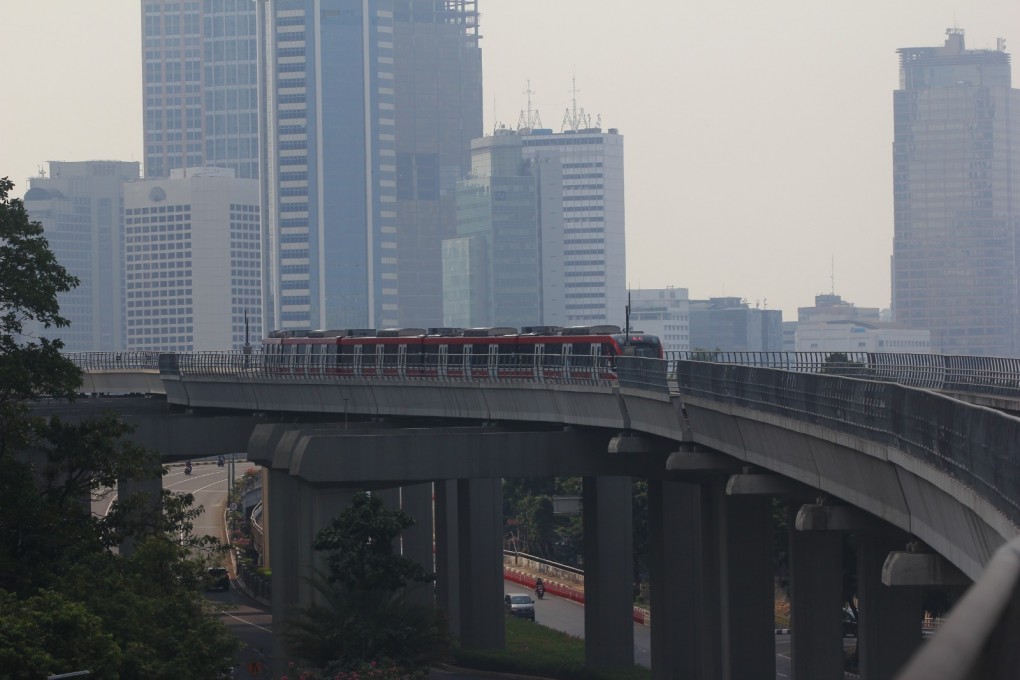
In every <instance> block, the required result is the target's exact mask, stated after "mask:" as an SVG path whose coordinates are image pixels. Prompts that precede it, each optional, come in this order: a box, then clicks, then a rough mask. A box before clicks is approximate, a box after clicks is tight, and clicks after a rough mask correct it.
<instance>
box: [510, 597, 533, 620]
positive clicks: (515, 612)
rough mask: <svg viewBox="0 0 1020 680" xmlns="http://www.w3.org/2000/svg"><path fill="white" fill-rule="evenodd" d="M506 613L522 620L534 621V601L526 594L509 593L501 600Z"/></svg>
mask: <svg viewBox="0 0 1020 680" xmlns="http://www.w3.org/2000/svg"><path fill="white" fill-rule="evenodd" d="M503 602H504V604H505V605H506V610H507V612H508V613H509V614H510V615H512V616H519V617H521V618H522V619H530V620H532V621H534V620H535V601H534V600H533V599H531V595H528V594H527V593H509V594H507V596H506V597H504V598H503Z"/></svg>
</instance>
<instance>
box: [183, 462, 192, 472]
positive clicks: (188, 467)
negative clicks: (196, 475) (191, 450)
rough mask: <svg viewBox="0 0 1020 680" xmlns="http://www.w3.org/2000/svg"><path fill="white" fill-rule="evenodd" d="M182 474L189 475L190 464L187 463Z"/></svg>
mask: <svg viewBox="0 0 1020 680" xmlns="http://www.w3.org/2000/svg"><path fill="white" fill-rule="evenodd" d="M184 474H186V475H190V474H191V463H188V464H187V465H185V466H184Z"/></svg>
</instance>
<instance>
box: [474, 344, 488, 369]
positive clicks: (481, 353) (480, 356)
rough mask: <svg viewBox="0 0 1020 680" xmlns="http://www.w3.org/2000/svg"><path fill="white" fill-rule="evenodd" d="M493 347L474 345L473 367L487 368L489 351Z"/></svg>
mask: <svg viewBox="0 0 1020 680" xmlns="http://www.w3.org/2000/svg"><path fill="white" fill-rule="evenodd" d="M491 347H492V345H472V346H471V365H472V366H486V365H488V363H489V350H490V348H491Z"/></svg>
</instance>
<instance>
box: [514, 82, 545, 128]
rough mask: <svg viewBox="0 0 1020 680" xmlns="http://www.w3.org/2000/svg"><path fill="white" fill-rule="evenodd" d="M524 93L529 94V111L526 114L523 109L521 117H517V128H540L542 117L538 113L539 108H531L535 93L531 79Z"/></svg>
mask: <svg viewBox="0 0 1020 680" xmlns="http://www.w3.org/2000/svg"><path fill="white" fill-rule="evenodd" d="M524 94H526V95H528V112H527V115H525V113H524V111H521V117H520V118H518V119H517V128H518V129H521V130H536V129H540V128H541V127H542V117H541V116H539V115H538V109H532V108H531V95H533V94H535V91H534V90H532V89H531V80H528V89H526V90H525V91H524Z"/></svg>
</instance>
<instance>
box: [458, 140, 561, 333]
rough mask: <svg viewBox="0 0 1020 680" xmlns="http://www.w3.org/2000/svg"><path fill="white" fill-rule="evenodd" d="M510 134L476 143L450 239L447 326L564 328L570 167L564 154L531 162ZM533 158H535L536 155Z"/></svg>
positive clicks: (461, 186) (549, 154)
mask: <svg viewBox="0 0 1020 680" xmlns="http://www.w3.org/2000/svg"><path fill="white" fill-rule="evenodd" d="M524 139H525V138H524V137H522V136H521V135H519V134H517V133H515V132H511V131H509V130H502V131H497V133H496V134H495V135H493V136H491V137H483V138H481V139H476V140H474V141H473V142H472V143H471V161H472V167H471V175H470V177H469V178H468V179H466V180H464V181H463V182H460V183H459V184H458V185H457V234H458V237H457V238H454V239H447V240H446V241H444V242H443V247H444V251H443V258H444V259H443V267H444V274H445V281H444V295H445V297H444V309H443V312H444V314H443V325H445V326H462V327H478V326H513V327H516V328H520V327H522V326H536V325H561V324H562V322H563V320H562V319H561V318H547V317H546V316H545V314H544V311H543V306H544V303H545V301H546V299H549V300H550V301H551V303H552V304H555V305H556V306H557V307H558V308H559V309H562V298H563V220H562V200H563V178H562V174H563V170H562V167H561V163H560V159H559V154H556V153H552V152H543V153H541V154H538V157H536V158H528V159H525V158H524V156H523V153H522V150H523V146H522V141H523V140H524ZM532 155H534V154H532Z"/></svg>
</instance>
